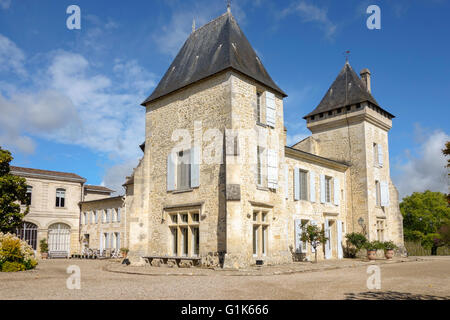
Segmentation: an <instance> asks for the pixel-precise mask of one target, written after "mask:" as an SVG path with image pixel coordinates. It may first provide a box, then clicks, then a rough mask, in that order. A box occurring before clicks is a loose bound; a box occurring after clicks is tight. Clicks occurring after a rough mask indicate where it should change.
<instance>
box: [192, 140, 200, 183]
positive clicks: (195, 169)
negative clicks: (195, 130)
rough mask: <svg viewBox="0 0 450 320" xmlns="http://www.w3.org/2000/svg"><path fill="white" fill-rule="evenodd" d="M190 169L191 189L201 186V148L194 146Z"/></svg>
mask: <svg viewBox="0 0 450 320" xmlns="http://www.w3.org/2000/svg"><path fill="white" fill-rule="evenodd" d="M190 157H191V161H190V166H191V167H190V169H191V181H190V184H191V188H196V187H198V186H200V154H199V148H198V147H196V146H194V147H193V148H192V149H191V153H190Z"/></svg>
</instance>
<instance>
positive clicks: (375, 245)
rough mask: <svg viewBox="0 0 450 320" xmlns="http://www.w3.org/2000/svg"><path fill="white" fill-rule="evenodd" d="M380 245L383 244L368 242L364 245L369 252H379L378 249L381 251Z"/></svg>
mask: <svg viewBox="0 0 450 320" xmlns="http://www.w3.org/2000/svg"><path fill="white" fill-rule="evenodd" d="M380 244H381V242H380V241H370V242H366V243H365V244H364V249H366V250H367V251H369V250H375V251H376V250H378V249H380V247H381V246H380Z"/></svg>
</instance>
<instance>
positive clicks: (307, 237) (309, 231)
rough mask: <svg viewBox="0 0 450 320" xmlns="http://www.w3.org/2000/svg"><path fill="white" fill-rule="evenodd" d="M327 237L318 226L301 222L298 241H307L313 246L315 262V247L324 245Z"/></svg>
mask: <svg viewBox="0 0 450 320" xmlns="http://www.w3.org/2000/svg"><path fill="white" fill-rule="evenodd" d="M327 240H328V238H327V237H325V231H324V230H320V229H319V227H318V226H315V225H311V224H308V225H307V224H306V223H304V224H302V234H301V235H300V241H302V242H308V243H309V245H310V246H311V247H313V248H314V252H315V260H316V263H317V247H318V246H319V245H324V244H325V243H326V242H327Z"/></svg>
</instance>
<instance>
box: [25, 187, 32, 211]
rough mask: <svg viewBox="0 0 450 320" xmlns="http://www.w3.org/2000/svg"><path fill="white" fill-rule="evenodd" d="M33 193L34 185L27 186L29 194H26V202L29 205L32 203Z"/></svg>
mask: <svg viewBox="0 0 450 320" xmlns="http://www.w3.org/2000/svg"><path fill="white" fill-rule="evenodd" d="M32 193H33V187H32V186H27V194H26V197H27V199H26V202H25V204H26V205H27V206H30V205H31V194H32Z"/></svg>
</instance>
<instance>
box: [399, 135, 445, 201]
mask: <svg viewBox="0 0 450 320" xmlns="http://www.w3.org/2000/svg"><path fill="white" fill-rule="evenodd" d="M424 132H425V131H424V130H423V129H421V128H420V127H419V128H416V136H418V140H419V141H418V147H417V148H416V149H415V150H405V153H406V156H407V158H408V160H407V161H406V162H405V163H400V164H397V165H396V166H395V167H396V170H397V172H398V173H397V174H396V175H395V176H393V180H394V181H395V184H396V186H397V188H398V190H399V193H400V199H402V198H403V197H405V196H408V195H410V194H411V193H413V192H415V191H417V192H423V191H425V190H431V191H440V192H444V193H448V192H449V189H448V188H449V186H448V178H447V173H448V171H447V169H446V167H445V166H446V164H447V160H446V158H445V156H444V155H443V154H442V151H441V150H442V149H443V148H444V145H445V142H446V141H450V136H449V135H448V134H446V133H445V132H443V131H441V130H436V131H433V132H432V133H431V134H429V135H425V136H424V135H423V133H424Z"/></svg>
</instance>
